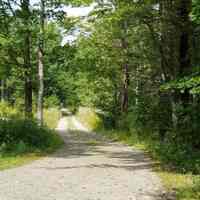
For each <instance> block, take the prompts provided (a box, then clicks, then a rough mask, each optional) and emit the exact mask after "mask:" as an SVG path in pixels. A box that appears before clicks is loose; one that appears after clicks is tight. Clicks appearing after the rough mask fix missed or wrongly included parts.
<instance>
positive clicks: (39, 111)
mask: <svg viewBox="0 0 200 200" xmlns="http://www.w3.org/2000/svg"><path fill="white" fill-rule="evenodd" d="M40 4H41V11H40V12H41V13H40V36H39V44H38V78H39V89H38V102H37V118H38V123H39V125H43V96H44V59H43V57H44V21H45V2H44V0H41V2H40Z"/></svg>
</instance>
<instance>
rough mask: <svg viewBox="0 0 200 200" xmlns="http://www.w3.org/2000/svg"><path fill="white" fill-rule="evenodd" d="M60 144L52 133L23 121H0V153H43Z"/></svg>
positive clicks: (32, 122)
mask: <svg viewBox="0 0 200 200" xmlns="http://www.w3.org/2000/svg"><path fill="white" fill-rule="evenodd" d="M60 143H61V140H60V138H59V137H58V136H57V135H56V133H55V132H54V131H51V130H49V129H47V128H46V127H40V126H38V124H37V122H34V121H32V120H24V119H12V120H0V145H1V152H11V153H22V152H23V153H24V152H27V151H28V152H29V151H31V149H33V150H37V151H45V150H47V149H51V148H54V147H55V146H57V145H59V144H60Z"/></svg>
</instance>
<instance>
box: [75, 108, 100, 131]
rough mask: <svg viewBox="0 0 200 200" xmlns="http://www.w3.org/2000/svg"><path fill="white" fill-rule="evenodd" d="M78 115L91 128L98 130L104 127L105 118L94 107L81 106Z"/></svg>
mask: <svg viewBox="0 0 200 200" xmlns="http://www.w3.org/2000/svg"><path fill="white" fill-rule="evenodd" d="M76 116H77V119H78V120H79V121H80V122H81V123H82V124H83V125H84V126H85V127H86V128H88V129H89V130H98V129H99V128H102V127H103V120H102V119H101V118H100V117H99V115H98V114H97V113H96V112H95V109H93V108H87V107H80V108H79V110H78V112H77V113H76Z"/></svg>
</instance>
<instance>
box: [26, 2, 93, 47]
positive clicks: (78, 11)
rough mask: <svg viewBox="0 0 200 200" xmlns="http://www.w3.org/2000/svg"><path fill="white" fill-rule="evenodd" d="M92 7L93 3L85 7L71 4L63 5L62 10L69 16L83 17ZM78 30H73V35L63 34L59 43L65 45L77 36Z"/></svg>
mask: <svg viewBox="0 0 200 200" xmlns="http://www.w3.org/2000/svg"><path fill="white" fill-rule="evenodd" d="M38 2H39V0H30V3H31V5H34V4H35V3H38ZM93 8H94V4H92V5H91V6H86V7H72V6H64V7H63V10H64V11H65V12H66V15H67V16H69V17H84V16H87V15H88V14H89V13H90V12H91V11H92V9H93ZM78 35H79V32H78V31H75V32H74V33H73V35H63V40H62V44H61V45H65V44H66V43H71V42H73V41H74V40H76V38H77V37H78Z"/></svg>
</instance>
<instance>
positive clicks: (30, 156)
mask: <svg viewBox="0 0 200 200" xmlns="http://www.w3.org/2000/svg"><path fill="white" fill-rule="evenodd" d="M41 157H42V156H41V155H39V154H36V153H27V154H24V155H4V156H0V170H4V169H9V168H13V167H19V166H22V165H25V164H28V163H30V162H32V161H34V160H37V159H39V158H41Z"/></svg>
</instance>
